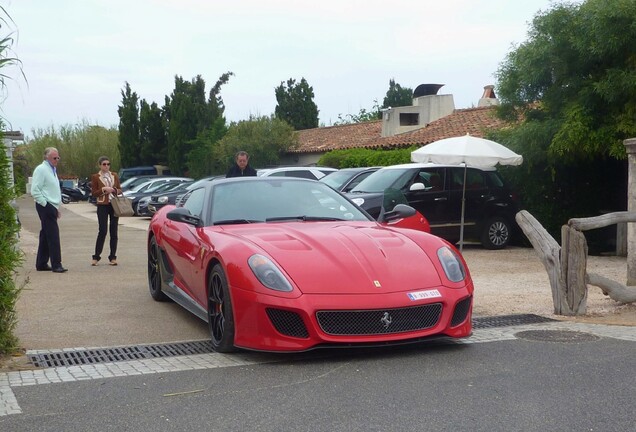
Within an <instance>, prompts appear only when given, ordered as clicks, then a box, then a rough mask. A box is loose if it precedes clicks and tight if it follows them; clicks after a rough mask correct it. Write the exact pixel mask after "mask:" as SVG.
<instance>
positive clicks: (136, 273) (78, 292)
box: [15, 196, 208, 350]
mask: <svg viewBox="0 0 636 432" xmlns="http://www.w3.org/2000/svg"><path fill="white" fill-rule="evenodd" d="M18 205H19V208H20V214H19V216H20V222H21V223H22V229H21V234H20V235H21V237H20V246H21V248H22V250H23V251H24V252H25V261H24V264H23V267H22V269H21V271H20V272H19V277H18V282H19V283H23V282H25V281H27V283H26V284H25V286H24V289H23V291H22V293H21V294H20V297H19V299H18V303H17V312H18V324H17V327H16V329H15V334H16V335H17V337H18V338H19V339H20V346H21V347H22V348H24V349H27V350H37V349H52V348H76V347H98V346H120V345H130V344H139V343H163V342H172V341H188V340H201V339H207V338H208V332H207V324H205V323H204V322H203V321H201V320H199V319H198V318H196V317H194V316H193V315H191V314H189V313H188V312H186V311H185V310H183V309H182V308H180V307H179V306H177V305H176V304H174V303H171V302H166V303H158V302H155V301H154V300H152V298H151V297H150V294H149V293H148V282H147V255H146V229H147V226H148V221H149V219H148V218H138V217H131V218H120V227H119V246H118V251H117V261H118V265H117V266H110V265H108V259H107V257H108V253H109V249H108V237H107V238H106V244H105V246H104V252H103V254H102V260H101V261H100V264H99V265H98V266H95V267H93V266H91V256H92V254H93V252H94V248H95V239H96V238H97V213H96V210H95V206H93V205H91V204H88V203H71V204H67V205H64V206H62V218H61V219H60V220H59V225H60V238H61V244H62V264H63V265H64V267H66V268H68V272H66V273H59V274H58V273H52V272H38V271H36V270H35V255H36V252H37V245H38V241H37V237H38V233H39V231H40V221H39V218H38V216H37V212H36V210H35V204H34V203H33V199H32V198H31V197H30V196H23V197H22V198H20V199H19V200H18Z"/></svg>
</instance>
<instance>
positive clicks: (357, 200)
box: [351, 198, 364, 207]
mask: <svg viewBox="0 0 636 432" xmlns="http://www.w3.org/2000/svg"><path fill="white" fill-rule="evenodd" d="M351 201H353V203H354V204H355V205H357V206H358V207H362V204H364V198H354V199H352V200H351Z"/></svg>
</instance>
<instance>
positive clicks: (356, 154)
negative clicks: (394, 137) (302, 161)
mask: <svg viewBox="0 0 636 432" xmlns="http://www.w3.org/2000/svg"><path fill="white" fill-rule="evenodd" d="M416 149H417V147H409V148H406V149H397V150H371V149H350V150H333V151H330V152H329V153H325V154H324V155H323V156H322V157H321V158H320V160H319V161H318V165H320V166H328V167H333V168H338V169H341V168H356V167H367V166H388V165H397V164H403V163H409V162H411V152H412V151H414V150H416Z"/></svg>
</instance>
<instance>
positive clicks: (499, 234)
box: [481, 217, 512, 250]
mask: <svg viewBox="0 0 636 432" xmlns="http://www.w3.org/2000/svg"><path fill="white" fill-rule="evenodd" d="M511 236H512V228H511V226H510V223H509V222H508V221H507V220H506V219H504V218H502V217H493V218H490V219H488V220H486V223H485V224H484V230H483V231H482V235H481V244H482V246H483V247H484V248H486V249H491V250H494V249H503V248H505V247H506V246H508V243H510V237H511Z"/></svg>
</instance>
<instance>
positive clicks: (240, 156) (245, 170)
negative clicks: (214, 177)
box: [225, 151, 256, 178]
mask: <svg viewBox="0 0 636 432" xmlns="http://www.w3.org/2000/svg"><path fill="white" fill-rule="evenodd" d="M249 160H250V155H248V154H247V152H244V151H240V152H238V153H237V154H236V163H235V164H234V165H233V166H232V168H230V169H229V171H228V172H227V174H226V175H225V177H228V178H229V177H249V176H252V177H255V176H256V170H255V169H254V168H252V167H251V166H249V163H248V162H249Z"/></svg>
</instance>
